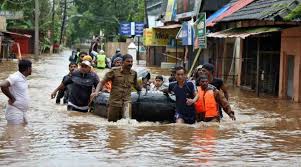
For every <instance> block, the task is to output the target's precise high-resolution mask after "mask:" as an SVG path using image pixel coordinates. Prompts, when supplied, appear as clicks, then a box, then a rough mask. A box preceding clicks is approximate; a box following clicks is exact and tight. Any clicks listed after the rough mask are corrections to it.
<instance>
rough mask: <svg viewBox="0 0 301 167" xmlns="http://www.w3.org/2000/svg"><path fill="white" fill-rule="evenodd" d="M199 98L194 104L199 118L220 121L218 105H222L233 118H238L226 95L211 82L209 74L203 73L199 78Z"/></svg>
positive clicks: (206, 120) (200, 119) (207, 120)
mask: <svg viewBox="0 0 301 167" xmlns="http://www.w3.org/2000/svg"><path fill="white" fill-rule="evenodd" d="M198 83H199V85H200V86H198V87H197V89H198V97H199V99H198V100H197V101H196V102H195V104H194V106H195V109H196V112H197V114H196V115H197V120H199V121H205V122H220V116H219V110H218V106H221V107H222V108H223V109H224V111H225V112H226V113H227V114H228V115H229V117H230V118H231V119H232V120H236V118H235V116H234V112H233V111H232V109H231V107H230V105H229V103H228V101H227V99H226V98H225V96H224V95H223V94H222V93H221V92H220V91H219V90H217V89H216V88H215V87H214V86H212V85H210V84H209V80H208V76H206V75H204V74H202V75H200V77H199V79H198Z"/></svg>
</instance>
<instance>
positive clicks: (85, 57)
mask: <svg viewBox="0 0 301 167" xmlns="http://www.w3.org/2000/svg"><path fill="white" fill-rule="evenodd" d="M83 61H92V57H91V56H89V55H86V56H84V58H83Z"/></svg>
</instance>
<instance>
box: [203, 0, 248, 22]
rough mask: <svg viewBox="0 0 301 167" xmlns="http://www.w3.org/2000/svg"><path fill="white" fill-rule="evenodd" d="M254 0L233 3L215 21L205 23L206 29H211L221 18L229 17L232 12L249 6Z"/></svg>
mask: <svg viewBox="0 0 301 167" xmlns="http://www.w3.org/2000/svg"><path fill="white" fill-rule="evenodd" d="M253 1H254V0H238V1H237V2H236V3H234V4H233V5H232V6H231V7H230V8H229V9H228V10H226V11H225V12H224V13H223V14H221V15H220V16H219V17H217V18H216V19H214V20H212V21H211V22H209V23H207V27H213V26H214V25H215V24H216V23H217V22H219V21H220V20H222V19H223V18H225V17H227V16H230V15H231V14H233V13H234V12H236V11H238V10H240V9H241V8H243V7H245V6H247V5H249V4H250V3H252V2H253Z"/></svg>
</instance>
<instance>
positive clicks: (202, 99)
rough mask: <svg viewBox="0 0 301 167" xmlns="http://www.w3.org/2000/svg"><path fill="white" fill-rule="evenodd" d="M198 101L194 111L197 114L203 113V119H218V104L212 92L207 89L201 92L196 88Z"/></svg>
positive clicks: (200, 89) (199, 88)
mask: <svg viewBox="0 0 301 167" xmlns="http://www.w3.org/2000/svg"><path fill="white" fill-rule="evenodd" d="M198 95H199V99H198V101H197V102H196V103H195V105H194V106H195V110H196V112H198V113H205V118H213V117H219V112H218V104H217V103H216V100H215V97H214V90H213V89H208V90H206V91H203V90H202V88H201V87H198Z"/></svg>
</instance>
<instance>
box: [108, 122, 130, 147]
mask: <svg viewBox="0 0 301 167" xmlns="http://www.w3.org/2000/svg"><path fill="white" fill-rule="evenodd" d="M107 132H108V138H107V146H106V147H107V148H108V149H112V150H116V151H119V152H120V151H121V150H123V149H124V148H125V147H126V146H127V144H128V138H129V137H128V135H127V132H126V130H124V129H121V128H116V127H108V128H107Z"/></svg>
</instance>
